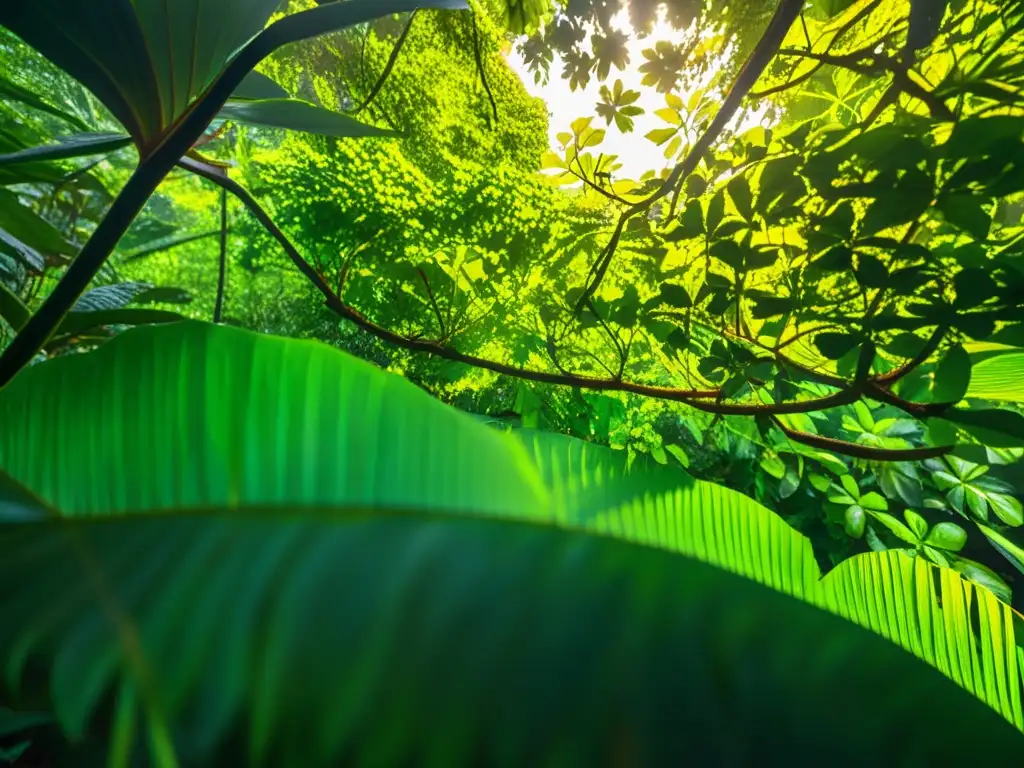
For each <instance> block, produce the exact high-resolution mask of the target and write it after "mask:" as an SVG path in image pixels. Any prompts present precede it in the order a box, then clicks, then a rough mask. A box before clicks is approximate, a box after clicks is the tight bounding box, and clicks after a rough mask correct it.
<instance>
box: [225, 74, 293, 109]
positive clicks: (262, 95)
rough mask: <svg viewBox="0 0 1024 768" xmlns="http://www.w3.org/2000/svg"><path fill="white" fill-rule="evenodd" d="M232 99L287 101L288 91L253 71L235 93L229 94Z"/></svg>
mask: <svg viewBox="0 0 1024 768" xmlns="http://www.w3.org/2000/svg"><path fill="white" fill-rule="evenodd" d="M231 98H232V99H242V100H246V101H258V100H263V99H287V98H288V91H286V90H285V89H284V88H282V87H281V86H280V85H278V84H277V83H275V82H274V81H273V80H271V79H270V78H269V77H267V76H266V75H263V74H260V73H259V72H256V71H255V70H254V71H252V72H250V73H249V74H247V75H246V76H245V79H244V80H242V84H241V85H239V86H238V87H237V88H236V89H235V92H234V93H232V94H231Z"/></svg>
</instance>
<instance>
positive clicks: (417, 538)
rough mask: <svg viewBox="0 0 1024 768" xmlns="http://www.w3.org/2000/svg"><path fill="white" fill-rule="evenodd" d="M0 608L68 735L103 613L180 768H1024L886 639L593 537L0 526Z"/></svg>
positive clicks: (351, 522) (96, 690)
mask: <svg viewBox="0 0 1024 768" xmlns="http://www.w3.org/2000/svg"><path fill="white" fill-rule="evenodd" d="M133 555H135V556H133ZM879 557H883V558H886V562H887V563H888V562H890V561H891V562H892V563H893V564H894V565H896V566H900V565H901V561H897V560H895V559H893V558H899V557H902V556H901V555H899V554H897V553H893V554H888V553H887V554H883V555H880V556H879ZM912 565H913V564H912V563H909V562H908V566H912ZM893 570H895V572H896V578H899V577H900V575H901V573H902V571H901V569H900V568H894V569H893ZM886 573H889V571H888V569H887V570H886ZM26 577H27V578H26ZM97 582H99V584H102V585H103V586H102V591H101V587H100V586H98V585H97ZM897 583H901V582H897ZM240 585H244V589H241V591H240ZM851 588H852V587H847V589H851ZM905 588H906V589H912V588H913V584H912V583H909V584H907V585H906V587H905ZM911 594H913V593H911ZM871 595H872V592H870V591H869V592H867V594H866V595H865V599H870V596H871ZM0 596H2V598H3V600H2V604H3V605H4V606H5V610H6V617H7V620H6V621H5V622H4V623H3V624H2V625H0V649H2V650H3V652H4V658H7V659H11V661H10V662H9V664H8V667H9V669H10V670H11V674H12V675H13V676H14V678H15V679H16V678H17V677H19V676H20V675H19V674H18V673H19V672H20V671H21V668H22V667H23V665H24V662H25V661H26V660H27V659H28V658H31V660H32V661H33V662H34V663H35V664H38V665H40V666H41V668H42V669H46V670H47V671H49V669H50V668H51V667H52V670H53V672H52V675H53V680H54V687H55V690H56V691H57V692H59V693H60V696H61V706H60V708H59V710H58V711H59V714H60V720H61V722H62V725H63V726H64V727H65V728H66V729H67V730H68V731H69V732H70V733H71V734H78V733H80V732H81V731H82V729H83V727H84V725H85V724H86V723H87V722H89V721H90V720H91V719H92V718H91V716H92V714H93V713H94V711H95V710H96V709H97V708H98V707H99V706H100V705H101V704H105V703H106V702H108V701H110V700H111V699H112V698H113V696H114V695H115V694H116V693H117V692H118V691H119V690H122V684H123V683H122V681H128V680H131V679H133V678H132V672H131V669H132V668H131V666H130V665H131V663H132V661H131V658H132V657H130V656H128V655H127V654H126V653H125V652H124V651H122V641H121V638H120V636H119V635H118V634H117V631H116V629H115V627H114V626H113V625H112V624H111V623H110V622H108V621H105V620H104V619H103V618H102V617H104V616H105V613H104V611H105V610H109V608H110V606H114V607H115V608H116V610H117V615H118V616H119V617H120V619H121V620H122V621H123V622H124V623H125V624H126V625H127V626H130V627H133V628H135V633H134V637H136V638H137V639H136V640H135V641H134V644H133V647H134V648H136V649H137V653H138V656H139V657H141V658H144V659H146V660H147V662H149V663H148V664H147V685H148V686H149V689H148V690H150V691H152V692H153V694H154V695H156V696H159V700H160V701H161V703H162V706H161V708H160V717H161V722H162V723H164V724H166V725H167V726H169V731H170V733H171V734H173V738H174V741H175V747H176V748H177V749H178V750H179V754H180V755H185V754H188V755H189V756H190V764H195V763H199V762H202V763H204V764H212V765H217V764H221V765H222V764H225V759H224V757H223V756H225V755H236V756H237V755H239V754H245V755H247V759H251V760H252V761H253V762H257V763H262V764H265V765H287V764H294V765H302V766H307V767H308V768H321V767H326V766H335V765H338V764H340V763H341V762H344V760H347V759H353V760H356V761H357V762H360V763H369V762H378V761H380V760H381V756H382V755H385V754H386V755H388V756H389V759H388V760H387V761H386V762H387V763H390V764H395V765H428V764H438V765H462V764H465V763H466V762H467V760H468V756H470V755H472V756H473V762H478V763H480V764H484V765H496V764H506V763H507V764H509V765H523V766H525V765H532V764H535V760H536V756H537V755H550V754H555V753H557V754H558V755H559V756H560V759H561V760H560V761H561V762H562V763H564V764H566V765H573V766H589V765H601V764H604V763H605V762H607V759H608V755H610V754H614V753H615V751H616V750H617V749H621V742H620V739H621V735H620V734H622V733H628V734H629V754H630V756H631V759H634V760H635V761H637V764H639V765H682V764H685V763H686V762H687V761H690V760H692V759H693V758H694V756H695V755H699V756H700V759H701V762H702V763H706V764H708V765H724V764H726V763H728V762H729V761H730V760H734V759H735V758H736V755H744V756H750V758H749V760H748V759H747V758H746V757H744V758H743V760H744V762H751V761H755V760H756V761H765V762H770V763H786V762H789V763H806V764H814V765H840V764H843V763H847V762H848V763H851V764H858V765H886V764H889V765H904V764H912V763H927V764H936V765H937V764H943V763H946V762H948V763H950V764H964V765H966V764H971V760H972V759H974V757H976V755H977V749H978V744H984V745H985V763H986V765H990V766H1002V765H1007V766H1011V765H1015V764H1020V762H1021V761H1022V760H1024V740H1022V738H1021V735H1020V733H1019V732H1017V731H1016V730H1015V729H1014V728H1012V727H1011V726H1010V725H1008V724H1007V723H1006V722H1005V721H1003V720H1002V719H1001V718H1000V717H999V716H998V715H996V714H995V713H994V712H992V711H991V710H989V709H988V708H987V707H985V706H983V705H982V704H980V703H979V702H978V701H977V700H975V699H973V698H972V697H971V696H970V695H969V694H968V693H966V692H964V691H962V690H958V689H957V687H956V686H955V685H954V684H953V683H951V682H950V681H949V680H947V679H944V678H943V677H942V676H941V675H939V674H937V673H936V672H935V671H934V670H932V669H929V668H928V667H927V666H925V665H924V664H921V663H919V662H917V661H915V660H914V659H912V658H911V657H910V656H909V655H908V654H906V653H905V652H904V651H902V650H900V649H899V648H897V647H895V646H894V645H893V644H891V643H890V642H888V641H887V640H885V639H883V638H881V637H878V636H876V635H872V634H871V633H870V632H868V631H865V630H863V629H861V628H859V627H855V626H853V625H852V624H851V623H850V622H848V621H845V620H844V619H841V618H838V617H836V616H832V615H829V614H828V613H826V612H824V611H821V610H820V609H818V608H816V607H814V606H810V605H807V604H805V603H801V602H799V601H798V600H795V599H793V598H791V597H789V596H787V595H783V594H779V593H776V592H773V591H771V590H769V589H767V588H765V587H763V586H761V585H758V584H754V583H752V582H750V581H747V580H744V579H743V578H741V577H740V576H737V575H735V574H732V573H728V572H726V571H724V570H721V569H718V568H714V567H712V566H709V565H706V564H704V563H699V562H696V561H694V560H692V559H689V558H687V557H683V556H680V555H679V554H676V553H670V552H663V551H658V550H657V549H653V548H646V547H638V546H636V545H634V544H629V543H624V542H620V541H615V540H613V539H611V538H608V537H607V536H590V535H586V534H582V533H579V532H575V531H566V530H558V529H555V528H545V527H540V526H533V525H528V524H524V523H518V522H507V521H500V520H471V519H459V518H445V517H443V516H437V515H432V516H428V515H416V514H409V513H401V512H396V513H393V514H389V515H381V516H373V515H372V514H368V513H367V512H364V511H361V510H353V512H350V513H345V512H330V511H322V512H300V511H295V510H288V511H287V513H285V512H280V513H276V514H273V513H272V514H262V515H261V514H254V513H245V512H242V511H238V510H232V511H230V512H217V513H212V514H206V515H187V514H171V515H166V516H158V517H152V518H150V517H132V518H121V519H110V520H104V519H100V520H57V521H52V522H45V523H25V524H22V525H17V526H13V525H11V526H3V527H0ZM932 601H933V602H934V598H932ZM39 605H46V606H48V608H49V610H48V612H47V613H45V614H40V613H39V610H38V607H37V606H39ZM871 605H872V608H873V607H874V605H873V603H872V604H871ZM986 607H987V606H986ZM882 610H883V611H884V608H882ZM45 616H53V617H55V618H56V617H59V621H51V622H47V621H45V620H44V617H45ZM180 627H187V628H188V632H187V633H182V632H181V631H180V629H179V628H180ZM523 627H529V628H530V630H529V635H530V640H529V642H524V641H523ZM627 630H628V631H627ZM949 642H953V640H952V638H951V639H950V640H949ZM22 648H24V649H25V651H26V653H20V654H15V653H14V652H13V651H14V650H16V649H22ZM72 653H73V658H74V660H75V663H74V664H69V663H66V661H65V659H69V654H72ZM943 658H945V657H943ZM225 659H233V660H236V661H237V662H238V663H236V664H227V663H225ZM256 660H259V663H256ZM242 662H245V663H242ZM709 670H711V672H713V674H709ZM851 670H856V674H851ZM29 681H30V679H29V680H26V681H23V684H22V686H21V687H22V689H24V688H25V687H26V683H27V682H29ZM594 690H600V691H602V692H603V693H602V695H600V696H595V695H594V694H593V691H594ZM837 690H841V691H842V694H843V695H842V696H836V691H837ZM894 690H895V691H899V695H898V696H895V695H893V693H892V692H893V691H894ZM537 691H544V696H543V697H538V696H537V695H536V692H537ZM32 692H35V691H32ZM709 702H714V706H710V705H709ZM908 710H910V711H913V712H914V713H915V714H916V717H914V718H910V719H908V718H907V717H906V716H905V713H906V712H907V711H908ZM567 712H573V713H574V714H573V716H572V717H571V718H568V719H565V718H564V713H567ZM424 713H429V715H428V716H424ZM559 713H561V715H560V714H559ZM865 713H869V715H868V714H865ZM865 717H870V723H871V727H870V730H869V731H867V733H870V736H866V735H865V733H864V732H862V733H861V734H860V737H859V738H857V739H850V738H849V728H850V723H851V722H858V721H862V720H863V719H864V718H865ZM154 719H155V718H154ZM396 723H401V727H397V726H396ZM610 723H615V724H616V725H615V727H614V728H613V727H610V726H609V724H610ZM186 724H187V725H189V726H190V727H188V728H185V727H183V726H185V725H186ZM140 725H143V726H146V725H150V723H148V722H146V721H143V722H142V723H141V724H140ZM794 733H799V734H801V735H800V736H799V737H794V736H793V735H792V734H794ZM235 734H244V736H243V737H242V738H243V739H244V741H241V742H239V741H236V740H233V739H232V737H233V736H234V735H235ZM137 738H139V739H140V740H141V735H140V736H139V737H137ZM203 758H206V759H205V760H204V759H203ZM218 758H220V759H218ZM343 758H344V759H343Z"/></svg>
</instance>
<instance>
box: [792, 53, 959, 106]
mask: <svg viewBox="0 0 1024 768" xmlns="http://www.w3.org/2000/svg"><path fill="white" fill-rule="evenodd" d="M779 55H780V56H799V57H802V58H805V59H812V60H814V61H818V62H821V63H823V64H831V65H832V66H836V67H842V68H843V69H849V70H850V71H851V72H857V73H858V74H861V75H879V74H883V73H886V72H888V73H889V74H891V75H892V76H893V85H894V86H896V87H897V88H899V89H900V90H901V91H902V92H903V93H906V94H907V95H908V96H913V97H914V98H916V99H920V100H921V101H922V102H924V104H925V106H927V107H928V110H929V111H930V112H931V113H932V117H935V118H937V119H939V120H946V121H949V122H952V121H954V120H956V115H954V114H953V111H952V110H951V109H950V108H949V107H947V106H946V104H945V102H943V100H942V99H941V98H940V97H938V96H936V95H935V94H934V93H932V92H931V91H929V90H928V89H927V88H925V87H924V86H922V85H921V84H920V83H918V82H917V81H916V80H914V79H913V78H911V77H910V74H909V72H908V69H907V67H906V66H905V65H904V64H902V63H901V62H898V61H897V60H896V59H893V58H891V57H889V56H885V55H882V54H876V53H871V54H869V55H867V56H864V57H861V56H860V52H857V53H854V54H841V55H834V54H829V53H814V52H813V51H802V50H800V49H798V48H783V49H782V50H780V51H779Z"/></svg>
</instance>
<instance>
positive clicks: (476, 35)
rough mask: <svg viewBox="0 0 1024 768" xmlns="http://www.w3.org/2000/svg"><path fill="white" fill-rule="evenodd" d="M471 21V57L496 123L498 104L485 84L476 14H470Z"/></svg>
mask: <svg viewBox="0 0 1024 768" xmlns="http://www.w3.org/2000/svg"><path fill="white" fill-rule="evenodd" d="M470 15H471V17H472V19H473V55H474V56H475V57H476V68H477V71H478V72H479V73H480V82H481V83H483V86H484V90H485V91H486V92H487V99H488V100H489V101H490V102H491V112H493V113H494V122H495V123H497V122H498V104H497V102H495V101H494V94H493V93H491V85H490V83H488V82H487V70H486V69H485V68H484V57H483V55H482V54H481V53H480V29H479V27H478V25H477V23H476V12H475V11H474V12H473V13H471V14H470Z"/></svg>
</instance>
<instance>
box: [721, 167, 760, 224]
mask: <svg viewBox="0 0 1024 768" xmlns="http://www.w3.org/2000/svg"><path fill="white" fill-rule="evenodd" d="M726 189H728V191H729V198H730V199H731V200H732V203H733V205H735V206H736V210H738V211H739V212H740V216H742V217H743V218H744V219H746V220H747V221H750V220H751V218H752V217H753V215H754V197H753V195H752V194H751V192H750V183H749V182H748V181H747V180H746V178H745V177H744V176H742V175H738V176H736V177H734V178H733V179H732V180H731V181H730V182H729V184H728V185H727V187H726Z"/></svg>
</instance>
